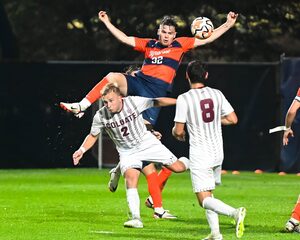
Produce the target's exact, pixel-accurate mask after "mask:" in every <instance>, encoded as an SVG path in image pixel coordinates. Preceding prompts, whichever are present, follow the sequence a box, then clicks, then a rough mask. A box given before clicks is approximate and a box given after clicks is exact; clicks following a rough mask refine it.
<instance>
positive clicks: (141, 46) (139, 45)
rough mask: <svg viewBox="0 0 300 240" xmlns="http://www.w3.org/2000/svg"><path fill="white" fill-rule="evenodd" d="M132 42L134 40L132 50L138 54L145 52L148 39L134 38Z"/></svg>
mask: <svg viewBox="0 0 300 240" xmlns="http://www.w3.org/2000/svg"><path fill="white" fill-rule="evenodd" d="M134 40H135V47H134V50H136V51H139V52H145V51H146V46H147V43H148V42H149V40H150V39H148V38H138V37H135V38H134Z"/></svg>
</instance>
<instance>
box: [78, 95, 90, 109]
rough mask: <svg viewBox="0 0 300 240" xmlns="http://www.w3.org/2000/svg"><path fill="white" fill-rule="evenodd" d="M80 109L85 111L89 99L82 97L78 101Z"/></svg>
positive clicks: (88, 104)
mask: <svg viewBox="0 0 300 240" xmlns="http://www.w3.org/2000/svg"><path fill="white" fill-rule="evenodd" d="M79 105H80V108H81V111H85V110H86V109H87V108H88V107H89V106H91V103H90V101H89V100H87V99H86V98H83V99H82V100H81V101H80V102H79Z"/></svg>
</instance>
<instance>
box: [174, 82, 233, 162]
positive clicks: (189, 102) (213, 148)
mask: <svg viewBox="0 0 300 240" xmlns="http://www.w3.org/2000/svg"><path fill="white" fill-rule="evenodd" d="M233 111H234V109H233V108H232V106H231V105H230V103H229V102H228V101H227V99H226V98H225V97H224V95H223V93H222V92H221V91H220V90H217V89H213V88H210V87H203V88H200V89H190V90H189V91H188V92H186V93H183V94H181V95H179V96H178V98H177V103H176V115H175V119H174V121H175V122H180V123H186V125H187V129H188V132H189V139H190V160H191V164H193V163H192V161H193V159H195V161H197V163H196V164H197V165H198V166H200V165H199V161H200V163H201V167H213V166H217V165H221V164H222V161H223V158H224V153H223V139H222V127H221V117H222V116H226V115H228V114H230V113H232V112H233ZM193 156H195V158H193ZM199 158H200V159H199Z"/></svg>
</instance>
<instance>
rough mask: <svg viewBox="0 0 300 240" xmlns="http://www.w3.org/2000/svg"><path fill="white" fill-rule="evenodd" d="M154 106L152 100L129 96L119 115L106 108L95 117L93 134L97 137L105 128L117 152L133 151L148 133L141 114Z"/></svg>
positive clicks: (124, 101) (124, 100)
mask: <svg viewBox="0 0 300 240" xmlns="http://www.w3.org/2000/svg"><path fill="white" fill-rule="evenodd" d="M153 104H154V101H153V99H151V98H144V97H137V96H135V97H133V96H128V97H124V98H123V107H122V110H121V111H120V112H118V113H114V114H113V113H110V112H109V111H108V109H107V108H106V107H105V106H104V107H102V108H100V109H99V110H98V111H97V112H96V114H95V116H94V119H93V124H92V127H91V134H92V135H93V136H97V135H98V134H99V133H100V132H101V129H102V128H104V129H105V131H106V132H107V134H108V135H109V137H110V138H111V139H112V140H113V142H114V143H115V144H116V147H117V150H122V149H131V148H133V147H134V146H136V145H137V144H138V143H140V142H141V141H142V139H143V136H144V135H145V134H146V133H147V129H146V126H145V124H144V120H143V117H142V115H141V113H142V112H143V111H144V110H146V109H148V108H151V107H153Z"/></svg>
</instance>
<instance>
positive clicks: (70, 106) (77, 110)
mask: <svg viewBox="0 0 300 240" xmlns="http://www.w3.org/2000/svg"><path fill="white" fill-rule="evenodd" d="M59 106H60V107H61V108H62V109H64V110H66V111H67V112H72V113H74V115H75V116H76V117H78V118H81V117H82V116H83V115H84V112H83V111H82V110H81V106H80V104H79V103H64V102H60V104H59Z"/></svg>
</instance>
